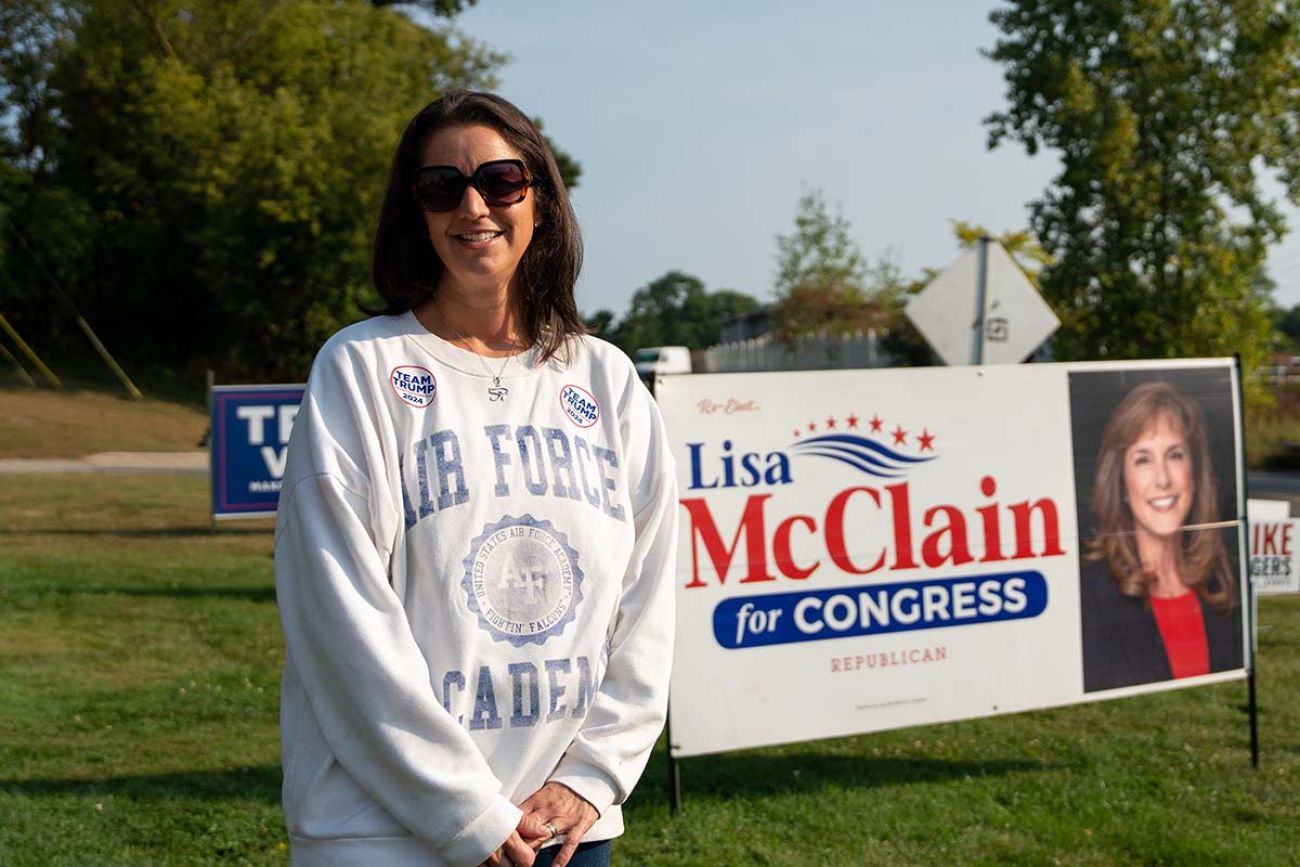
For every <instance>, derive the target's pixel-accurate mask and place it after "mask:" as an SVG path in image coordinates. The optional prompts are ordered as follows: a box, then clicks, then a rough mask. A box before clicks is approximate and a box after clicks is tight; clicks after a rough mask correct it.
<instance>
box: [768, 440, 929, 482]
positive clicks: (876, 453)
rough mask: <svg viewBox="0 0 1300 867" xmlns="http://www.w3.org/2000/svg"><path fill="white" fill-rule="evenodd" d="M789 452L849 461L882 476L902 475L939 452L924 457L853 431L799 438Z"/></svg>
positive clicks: (884, 477)
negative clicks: (900, 450)
mask: <svg viewBox="0 0 1300 867" xmlns="http://www.w3.org/2000/svg"><path fill="white" fill-rule="evenodd" d="M790 452H791V453H793V454H796V455H812V456H814V457H819V458H830V459H831V460H833V461H839V462H840V463H844V464H848V465H849V466H851V467H853V468H854V469H856V470H861V471H862V472H864V473H866V474H867V475H869V476H877V477H879V478H882V479H898V478H902V477H903V476H905V475H906V474H907V470H908V469H910V468H911V467H913V466H914V465H916V464H924V463H927V462H929V461H932V460H934V459H935V458H936V457H938V455H929V456H928V457H923V458H922V457H915V456H912V455H905V454H903V453H902V452H896V451H894V450H893V449H891V448H889V446H886V445H884V444H883V443H878V442H876V441H875V440H872V439H867V438H866V437H861V436H857V435H855V434H825V435H823V436H817V437H810V438H808V439H801V440H799V441H798V442H796V443H794V444H793V445H791V446H790Z"/></svg>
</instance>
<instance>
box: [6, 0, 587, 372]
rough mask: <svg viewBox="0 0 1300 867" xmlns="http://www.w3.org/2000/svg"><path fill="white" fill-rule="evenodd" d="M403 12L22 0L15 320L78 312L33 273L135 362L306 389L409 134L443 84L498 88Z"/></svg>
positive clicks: (360, 294)
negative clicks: (65, 304)
mask: <svg viewBox="0 0 1300 867" xmlns="http://www.w3.org/2000/svg"><path fill="white" fill-rule="evenodd" d="M387 5H389V4H383V3H371V2H332V0H278V2H275V0H229V2H217V0H207V2H182V0H78V2H56V0H21V2H16V3H10V4H6V5H5V7H4V11H3V12H0V23H2V24H4V25H6V29H5V33H6V34H10V33H14V32H19V31H11V30H10V29H8V26H9V25H10V24H11V23H12V24H16V25H21V26H22V30H21V31H20V33H21V34H22V35H18V36H14V37H12V38H0V73H2V74H3V83H2V84H0V100H2V101H0V112H3V113H4V116H5V117H6V118H8V119H9V120H10V121H11V122H10V123H8V124H3V125H0V139H2V140H3V144H2V148H3V149H2V150H0V157H2V159H3V162H2V163H0V165H2V167H3V168H0V213H3V214H5V215H7V222H6V223H4V224H0V233H3V234H4V235H5V240H6V243H5V245H4V247H5V249H6V251H7V252H6V255H5V257H4V259H3V260H2V261H0V292H2V293H3V298H4V304H5V306H6V307H12V308H14V312H15V313H16V314H17V316H16V318H18V319H20V320H21V321H22V325H21V326H20V327H22V328H23V329H24V330H25V332H26V333H29V334H35V333H44V334H49V333H50V331H52V330H53V329H51V328H50V327H49V324H48V321H49V320H51V319H64V318H66V317H51V315H50V313H51V308H50V305H49V303H48V301H46V300H45V299H47V298H48V297H49V295H50V292H49V287H48V286H47V285H46V283H45V282H44V278H43V277H42V276H41V275H40V273H39V272H38V270H37V269H36V267H35V266H34V265H33V263H32V259H33V258H35V259H39V260H40V262H41V263H43V264H44V266H45V267H46V268H47V269H48V270H49V271H51V272H52V273H53V274H54V275H55V276H56V277H57V279H59V280H60V281H61V282H62V283H63V284H64V286H65V287H66V289H67V291H68V293H69V294H70V295H72V296H73V298H74V300H75V301H76V303H77V305H78V307H79V308H80V309H81V310H82V311H83V312H84V313H85V314H86V316H87V318H89V319H90V320H91V321H92V322H93V323H94V325H95V327H96V329H97V330H98V331H99V333H100V334H101V336H102V337H103V338H104V339H105V341H106V342H107V343H108V344H109V345H110V346H111V347H113V348H114V349H115V351H117V352H118V354H119V355H122V356H125V357H127V358H134V359H136V360H139V361H148V362H154V363H165V364H169V365H185V364H197V363H200V362H203V363H207V364H211V365H213V366H216V367H217V368H219V370H220V371H221V374H222V375H223V376H241V377H249V378H254V379H283V378H288V379H300V378H302V377H303V376H305V374H306V372H307V366H308V364H309V362H310V359H311V356H312V354H313V353H314V351H315V349H316V348H317V347H318V346H319V345H320V343H321V342H322V341H323V340H324V339H325V337H327V336H328V335H329V334H330V333H332V332H333V331H334V330H336V329H337V328H339V327H340V326H341V325H344V324H346V323H347V322H349V321H352V320H354V319H356V318H358V317H359V316H360V315H361V314H360V310H359V309H358V307H357V299H358V298H365V297H367V296H368V295H369V292H370V290H369V277H368V274H369V244H370V233H371V231H372V227H373V220H374V215H375V213H376V212H377V210H378V204H379V199H380V197H381V196H382V195H383V189H384V184H385V181H386V178H387V173H388V168H389V163H390V160H391V158H392V150H393V147H394V144H395V143H396V141H397V139H398V137H399V135H400V133H401V130H402V128H403V127H404V125H405V124H406V122H407V120H408V119H409V118H410V117H411V115H412V114H414V113H415V111H416V110H417V109H418V108H419V107H420V106H422V105H423V104H425V103H426V102H428V101H429V100H430V99H433V98H435V97H437V96H438V95H440V94H442V93H444V92H446V91H448V90H451V89H454V88H475V89H490V88H491V87H493V86H494V85H495V83H496V82H495V78H494V75H493V71H494V70H495V69H496V68H497V67H498V66H499V65H500V64H501V63H502V62H503V61H504V58H503V57H502V56H501V55H498V54H496V53H494V52H492V51H490V50H489V49H488V48H486V47H485V46H484V45H482V44H481V43H478V42H476V41H473V40H471V39H468V38H466V37H465V36H463V35H462V34H460V33H458V32H457V31H456V30H454V29H453V28H452V27H451V26H450V25H449V24H446V23H440V22H438V21H436V20H432V19H425V20H426V21H431V23H428V24H427V26H421V25H419V24H417V23H416V22H415V21H413V20H412V19H411V18H409V17H407V16H406V15H405V14H402V13H401V12H399V11H397V10H396V9H392V8H382V7H385V6H387ZM419 5H421V6H424V7H427V8H429V9H431V10H433V11H443V12H446V13H451V12H454V11H456V10H457V9H459V8H460V7H461V6H462V5H464V3H462V2H459V0H431V2H425V3H421V4H419ZM566 159H567V158H566ZM571 171H572V172H573V173H574V174H575V175H576V171H577V167H576V165H574V166H572V169H571ZM18 234H21V235H22V236H23V238H25V239H26V241H27V242H29V243H30V246H31V247H32V248H33V252H34V254H35V256H34V257H33V256H28V255H26V254H25V253H24V252H23V250H24V248H23V245H22V244H21V243H14V241H15V240H18V239H17V238H16V236H17V235H18Z"/></svg>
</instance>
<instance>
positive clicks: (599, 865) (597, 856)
mask: <svg viewBox="0 0 1300 867" xmlns="http://www.w3.org/2000/svg"><path fill="white" fill-rule="evenodd" d="M610 848H611V847H610V845H609V841H608V840H598V841H596V842H594V843H579V844H578V851H576V852H574V853H573V857H572V858H570V859H569V867H609V852H610ZM559 851H560V847H559V846H547V847H546V848H545V849H543V850H542V851H540V852H538V853H537V860H536V861H534V862H533V867H551V862H552V861H554V860H555V853H556V852H559Z"/></svg>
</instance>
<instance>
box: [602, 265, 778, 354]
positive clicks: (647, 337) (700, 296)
mask: <svg viewBox="0 0 1300 867" xmlns="http://www.w3.org/2000/svg"><path fill="white" fill-rule="evenodd" d="M760 306H761V305H760V304H759V303H758V301H756V300H755V299H753V298H751V297H750V296H748V295H745V294H743V293H741V292H732V291H730V290H722V291H719V292H709V291H707V290H706V289H705V288H704V283H703V282H702V281H701V280H700V279H699V278H698V277H692V276H691V275H690V274H683V273H682V272H681V271H669V272H668V273H667V274H664V275H663V276H662V277H660V278H658V279H657V280H653V281H651V282H650V283H648V284H646V285H645V286H643V287H641V288H640V289H638V290H637V291H636V293H635V294H633V296H632V303H631V306H630V307H629V308H628V312H627V315H626V316H624V317H623V319H622V320H621V321H620V322H619V324H618V326H617V327H616V328H614V329H612V331H611V333H610V336H609V339H610V340H612V341H613V342H614V343H615V344H617V345H618V346H619V347H621V348H622V349H623V351H624V352H627V353H628V354H629V355H630V354H632V353H634V352H635V351H636V350H638V349H641V348H642V347H646V346H687V347H689V348H691V349H704V348H706V347H709V346H712V345H714V344H715V343H717V342H718V335H719V333H720V331H721V328H722V323H723V322H725V321H727V320H728V319H731V318H732V317H734V316H740V315H742V314H745V313H750V312H753V311H754V310H757V309H758V308H759V307H760ZM598 315H599V314H598Z"/></svg>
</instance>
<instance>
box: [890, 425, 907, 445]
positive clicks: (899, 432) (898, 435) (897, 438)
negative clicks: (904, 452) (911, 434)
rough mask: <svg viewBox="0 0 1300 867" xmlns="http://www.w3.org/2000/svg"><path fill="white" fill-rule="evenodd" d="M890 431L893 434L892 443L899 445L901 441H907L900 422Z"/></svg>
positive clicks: (905, 432)
mask: <svg viewBox="0 0 1300 867" xmlns="http://www.w3.org/2000/svg"><path fill="white" fill-rule="evenodd" d="M892 433H893V435H894V445H896V446H901V445H902V444H903V443H905V442H907V431H905V430H903V426H902V425H901V424H900V425H899V426H898V427H896V428H894V430H893V431H892Z"/></svg>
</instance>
